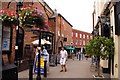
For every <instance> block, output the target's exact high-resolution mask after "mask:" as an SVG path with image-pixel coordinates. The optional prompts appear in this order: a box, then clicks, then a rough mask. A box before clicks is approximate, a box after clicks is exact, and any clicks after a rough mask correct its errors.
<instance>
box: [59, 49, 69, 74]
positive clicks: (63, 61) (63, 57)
mask: <svg viewBox="0 0 120 80" xmlns="http://www.w3.org/2000/svg"><path fill="white" fill-rule="evenodd" d="M67 58H68V53H67V51H66V50H65V49H64V47H62V50H61V51H60V64H61V68H62V70H60V72H63V68H64V70H65V72H66V71H67V68H66V61H67Z"/></svg>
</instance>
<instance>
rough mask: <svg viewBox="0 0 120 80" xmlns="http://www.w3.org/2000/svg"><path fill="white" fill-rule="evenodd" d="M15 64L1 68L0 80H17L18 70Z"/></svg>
mask: <svg viewBox="0 0 120 80" xmlns="http://www.w3.org/2000/svg"><path fill="white" fill-rule="evenodd" d="M17 69H18V68H17V66H16V65H15V64H8V65H4V66H2V80H18V74H17V73H18V70H17Z"/></svg>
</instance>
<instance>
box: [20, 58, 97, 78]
mask: <svg viewBox="0 0 120 80" xmlns="http://www.w3.org/2000/svg"><path fill="white" fill-rule="evenodd" d="M90 65H91V58H89V59H88V60H86V59H83V60H81V61H79V60H77V59H75V60H71V59H68V61H67V72H60V70H61V66H60V64H58V65H57V66H55V67H50V72H49V73H48V75H47V78H93V74H96V73H95V72H91V71H90ZM28 73H29V71H28V70H25V71H22V72H19V78H28V77H29V74H28ZM33 77H34V78H35V77H36V74H34V75H33Z"/></svg>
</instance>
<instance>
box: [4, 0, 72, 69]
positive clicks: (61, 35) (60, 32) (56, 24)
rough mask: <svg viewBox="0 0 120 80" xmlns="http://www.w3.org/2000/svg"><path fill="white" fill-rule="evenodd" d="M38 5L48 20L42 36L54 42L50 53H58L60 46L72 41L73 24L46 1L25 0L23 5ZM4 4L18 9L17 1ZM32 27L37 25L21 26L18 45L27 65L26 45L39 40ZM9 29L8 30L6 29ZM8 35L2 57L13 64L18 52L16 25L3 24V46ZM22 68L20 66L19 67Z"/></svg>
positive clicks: (12, 9) (14, 9) (11, 8)
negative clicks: (33, 0) (6, 45)
mask: <svg viewBox="0 0 120 80" xmlns="http://www.w3.org/2000/svg"><path fill="white" fill-rule="evenodd" d="M31 4H32V5H33V6H37V8H38V9H39V10H42V12H43V13H44V14H45V19H46V22H47V26H48V30H47V31H43V32H42V37H41V38H45V39H46V40H49V41H50V42H51V43H52V44H51V45H50V46H48V47H49V53H54V54H56V53H58V50H59V47H61V46H64V45H66V44H70V43H71V42H72V36H69V35H71V32H72V25H71V24H70V23H69V22H68V21H67V20H66V19H65V18H64V17H63V16H62V15H61V14H58V13H55V12H54V11H53V10H52V9H51V8H50V7H49V6H48V5H47V3H46V2H43V1H42V0H40V2H34V3H32V2H28V1H27V2H24V3H23V6H29V5H31ZM2 5H4V7H2V8H4V9H6V10H11V11H16V2H11V3H10V5H9V8H7V6H8V2H2ZM30 29H36V27H35V26H33V28H27V27H21V28H19V39H18V40H19V45H18V51H19V55H18V57H19V59H20V60H21V62H22V63H20V64H23V63H24V62H25V64H26V67H27V66H28V65H27V63H26V61H25V59H26V57H25V55H26V53H25V46H26V45H28V44H30V45H32V43H31V42H32V41H34V40H37V39H38V38H33V36H37V34H33V33H32V32H31V31H29V30H30ZM6 30H8V31H6ZM6 35H7V40H8V46H9V47H8V49H6V50H4V49H2V53H3V55H2V58H3V62H4V64H11V63H14V60H15V57H16V54H15V46H16V26H14V25H13V26H9V27H5V26H4V27H3V26H2V47H3V45H4V38H5V37H6ZM19 69H20V68H19Z"/></svg>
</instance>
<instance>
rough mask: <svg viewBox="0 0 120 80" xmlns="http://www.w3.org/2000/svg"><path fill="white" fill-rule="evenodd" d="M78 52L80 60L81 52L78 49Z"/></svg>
mask: <svg viewBox="0 0 120 80" xmlns="http://www.w3.org/2000/svg"><path fill="white" fill-rule="evenodd" d="M78 54H79V61H80V60H81V52H80V51H79V52H78Z"/></svg>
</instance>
